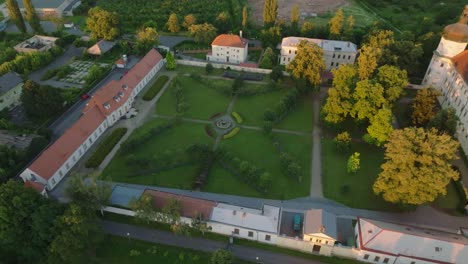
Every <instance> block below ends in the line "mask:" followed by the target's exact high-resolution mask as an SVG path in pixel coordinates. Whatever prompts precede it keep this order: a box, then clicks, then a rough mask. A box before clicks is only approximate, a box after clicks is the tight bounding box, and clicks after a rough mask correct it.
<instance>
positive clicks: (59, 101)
mask: <svg viewBox="0 0 468 264" xmlns="http://www.w3.org/2000/svg"><path fill="white" fill-rule="evenodd" d="M20 100H21V103H22V104H23V107H24V109H25V111H26V113H27V114H28V115H29V116H32V117H38V118H46V117H50V116H54V115H56V114H57V112H60V111H61V110H62V109H63V103H64V99H63V96H62V94H61V93H60V90H59V89H57V88H54V87H50V86H40V85H39V84H37V83H35V82H34V81H31V80H27V81H26V82H25V83H24V85H23V90H22V93H21V97H20Z"/></svg>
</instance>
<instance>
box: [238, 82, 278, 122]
mask: <svg viewBox="0 0 468 264" xmlns="http://www.w3.org/2000/svg"><path fill="white" fill-rule="evenodd" d="M283 94H284V91H275V92H270V93H266V94H261V95H253V96H239V97H237V100H236V103H235V105H234V109H233V111H234V112H237V113H239V114H240V115H241V117H242V119H244V124H246V125H251V126H259V127H260V126H262V124H263V113H265V111H266V110H267V109H271V110H273V109H274V107H275V106H276V104H278V103H279V102H280V100H281V96H282V95H283Z"/></svg>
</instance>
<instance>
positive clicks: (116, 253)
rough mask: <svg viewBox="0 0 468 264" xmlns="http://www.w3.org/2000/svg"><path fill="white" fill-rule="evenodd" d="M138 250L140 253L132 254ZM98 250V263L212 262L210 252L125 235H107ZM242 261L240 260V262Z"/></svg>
mask: <svg viewBox="0 0 468 264" xmlns="http://www.w3.org/2000/svg"><path fill="white" fill-rule="evenodd" d="M132 250H134V251H138V252H139V253H140V255H138V256H131V255H130V252H131V251H132ZM96 252H97V256H96V258H97V261H96V263H103V264H104V263H106V264H107V263H115V264H127V263H128V264H145V263H148V264H150V263H151V264H153V263H194V264H195V263H200V264H202V263H203V264H205V263H209V262H210V257H211V254H210V253H206V252H202V251H195V250H191V249H187V248H179V247H172V246H167V245H161V244H153V243H149V242H144V241H139V240H135V239H132V240H128V239H126V238H123V237H116V236H107V237H106V240H105V243H104V246H103V247H101V248H100V249H99V250H97V251H96ZM239 263H240V262H239Z"/></svg>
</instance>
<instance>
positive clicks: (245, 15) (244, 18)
mask: <svg viewBox="0 0 468 264" xmlns="http://www.w3.org/2000/svg"><path fill="white" fill-rule="evenodd" d="M247 23H249V12H248V10H247V6H244V8H243V9H242V27H243V28H245V27H246V26H247Z"/></svg>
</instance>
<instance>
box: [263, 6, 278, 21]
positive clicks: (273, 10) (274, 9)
mask: <svg viewBox="0 0 468 264" xmlns="http://www.w3.org/2000/svg"><path fill="white" fill-rule="evenodd" d="M277 16H278V3H277V0H265V2H264V5H263V24H264V25H265V27H270V26H272V25H274V24H275V21H276V17H277Z"/></svg>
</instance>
